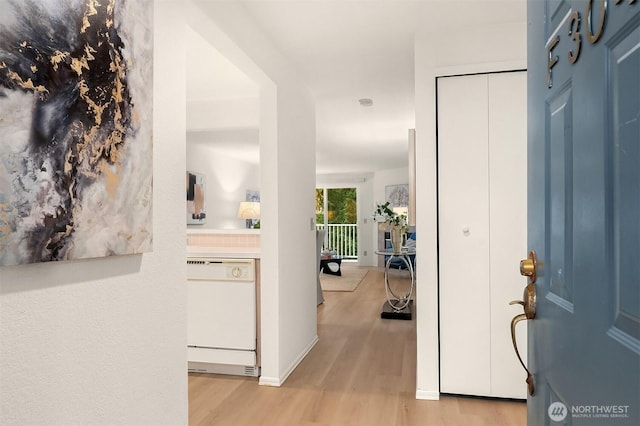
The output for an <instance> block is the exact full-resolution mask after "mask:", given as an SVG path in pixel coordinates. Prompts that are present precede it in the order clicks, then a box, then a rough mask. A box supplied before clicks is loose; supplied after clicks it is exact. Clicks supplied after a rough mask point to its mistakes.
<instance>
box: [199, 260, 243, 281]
mask: <svg viewBox="0 0 640 426" xmlns="http://www.w3.org/2000/svg"><path fill="white" fill-rule="evenodd" d="M187 279H189V280H206V281H254V280H255V261H254V260H253V259H218V258H211V257H189V258H187Z"/></svg>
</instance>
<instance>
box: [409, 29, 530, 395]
mask: <svg viewBox="0 0 640 426" xmlns="http://www.w3.org/2000/svg"><path fill="white" fill-rule="evenodd" d="M436 40H437V42H436ZM526 47H527V42H526V23H525V22H522V23H514V24H508V25H500V26H498V25H495V26H491V27H475V28H465V29H458V30H457V31H455V32H452V33H450V34H447V36H446V37H445V38H443V37H442V35H440V34H432V33H429V32H428V30H424V31H423V32H420V33H418V34H416V38H415V76H416V77H415V86H416V97H415V105H416V211H417V213H416V219H417V220H416V229H417V230H418V232H419V237H418V239H417V250H418V253H419V257H420V283H419V287H420V289H419V291H418V292H417V295H416V321H417V324H416V326H417V346H418V356H417V373H416V374H417V375H416V388H417V389H416V397H417V398H419V399H437V398H439V394H440V391H439V365H438V315H437V313H438V282H437V266H438V261H437V247H436V241H437V222H436V220H437V203H436V202H437V200H436V189H437V188H436V132H435V129H436V106H435V95H436V94H435V78H436V77H437V76H442V75H452V74H465V73H478V72H488V71H500V70H513V69H524V68H526V57H527V55H526ZM505 326H506V325H505Z"/></svg>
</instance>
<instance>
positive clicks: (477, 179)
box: [438, 75, 491, 395]
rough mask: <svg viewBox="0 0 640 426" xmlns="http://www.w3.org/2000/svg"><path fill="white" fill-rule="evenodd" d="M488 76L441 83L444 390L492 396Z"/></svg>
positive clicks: (441, 277) (439, 185)
mask: <svg viewBox="0 0 640 426" xmlns="http://www.w3.org/2000/svg"><path fill="white" fill-rule="evenodd" d="M487 100H488V82H487V77H486V75H473V76H464V77H447V78H440V79H438V194H439V197H438V206H439V212H438V213H439V214H438V221H439V259H440V262H439V264H440V269H439V271H440V371H441V379H440V388H441V389H440V390H441V392H444V393H460V394H467V395H488V394H489V393H490V390H491V387H490V386H491V368H490V365H491V350H490V342H489V338H490V336H491V330H490V325H491V321H490V311H489V303H490V297H489V296H490V295H489V170H488V167H487V165H488V163H489V141H488V137H489V122H488V119H487V118H488V114H489V112H488V110H489V106H488V103H487Z"/></svg>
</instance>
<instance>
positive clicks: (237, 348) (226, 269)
mask: <svg viewBox="0 0 640 426" xmlns="http://www.w3.org/2000/svg"><path fill="white" fill-rule="evenodd" d="M187 287H188V289H187V293H188V299H187V346H188V347H187V352H188V361H189V372H197V373H218V374H235V375H242V376H254V377H256V376H258V375H259V367H258V366H257V365H256V364H257V354H256V343H257V342H256V328H257V327H256V279H255V261H254V259H217V258H210V257H188V258H187Z"/></svg>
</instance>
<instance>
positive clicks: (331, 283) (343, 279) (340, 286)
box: [320, 263, 369, 291]
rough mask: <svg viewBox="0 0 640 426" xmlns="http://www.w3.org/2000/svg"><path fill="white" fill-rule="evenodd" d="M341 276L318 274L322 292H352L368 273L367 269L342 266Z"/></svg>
mask: <svg viewBox="0 0 640 426" xmlns="http://www.w3.org/2000/svg"><path fill="white" fill-rule="evenodd" d="M340 270H341V271H342V276H340V277H339V276H337V275H330V274H324V273H322V272H320V284H321V286H322V290H323V291H354V290H355V289H356V288H358V285H359V284H360V282H362V280H363V279H364V277H365V276H366V275H367V272H369V268H366V267H358V266H349V265H345V264H344V263H343V264H342V267H341V268H340Z"/></svg>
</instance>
